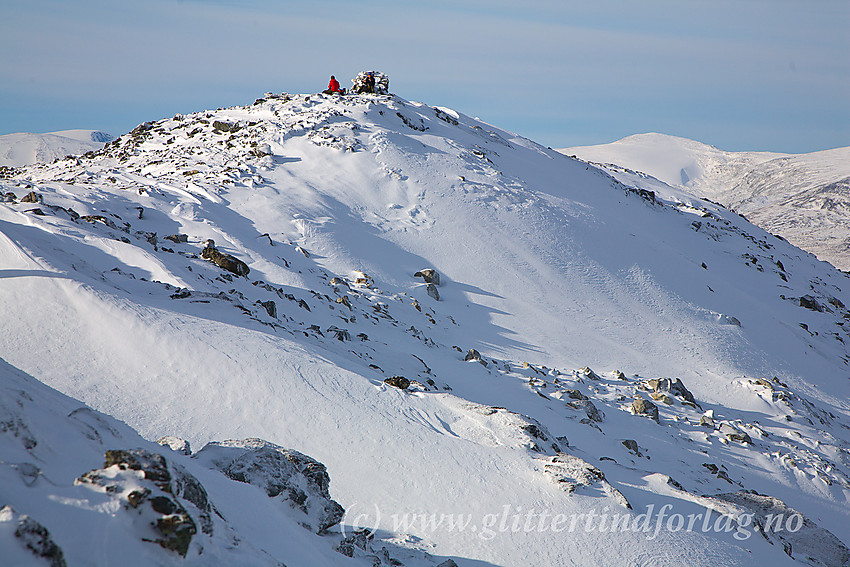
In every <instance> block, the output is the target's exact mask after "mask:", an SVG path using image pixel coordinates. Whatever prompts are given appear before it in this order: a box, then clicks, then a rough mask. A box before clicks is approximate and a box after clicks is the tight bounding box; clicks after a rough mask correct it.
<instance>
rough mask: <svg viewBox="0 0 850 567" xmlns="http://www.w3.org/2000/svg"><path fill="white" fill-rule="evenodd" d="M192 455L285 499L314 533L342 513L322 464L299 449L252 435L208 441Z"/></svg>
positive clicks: (321, 529)
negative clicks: (332, 497) (249, 437)
mask: <svg viewBox="0 0 850 567" xmlns="http://www.w3.org/2000/svg"><path fill="white" fill-rule="evenodd" d="M193 458H196V459H199V460H200V461H202V462H204V463H205V464H206V465H207V466H209V467H210V468H214V469H218V470H219V471H221V472H222V473H224V474H225V475H226V476H227V477H229V478H231V479H233V480H236V481H239V482H244V483H247V484H253V485H255V486H258V487H260V488H262V489H263V490H264V491H265V492H266V494H267V495H268V496H269V498H279V499H281V500H283V501H285V502H287V503H288V504H289V505H290V506H291V507H292V508H294V509H296V510H298V511H300V512H301V513H303V514H304V516H303V517H302V518H301V519H300V522H301V524H302V525H304V526H305V527H306V528H308V529H310V530H311V531H314V532H316V533H319V534H321V533H324V532H325V531H327V529H328V528H330V527H331V526H334V525H336V524H338V523H339V522H340V520H342V517H343V515H344V514H345V510H344V509H343V507H342V506H340V505H339V504H338V503H337V502H335V501H334V500H332V499H331V496H330V492H329V490H328V489H329V486H330V477H329V476H328V472H327V470H326V469H325V465H323V464H322V463H320V462H319V461H317V460H315V459H313V458H310V457H308V456H307V455H304V454H302V453H299V452H298V451H294V450H292V449H286V448H284V447H281V446H279V445H275V444H274V443H269V442H268V441H264V440H262V439H256V438H251V439H242V440H229V441H221V442H212V443H208V444H207V445H206V446H204V448H203V449H201V450H200V451H198V453H196V454H195V456H194V457H193Z"/></svg>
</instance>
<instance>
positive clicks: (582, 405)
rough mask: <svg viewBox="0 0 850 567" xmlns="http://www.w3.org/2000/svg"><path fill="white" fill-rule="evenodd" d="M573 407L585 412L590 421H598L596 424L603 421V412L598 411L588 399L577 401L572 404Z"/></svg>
mask: <svg viewBox="0 0 850 567" xmlns="http://www.w3.org/2000/svg"><path fill="white" fill-rule="evenodd" d="M571 405H572V406H573V407H575V408H576V409H582V410H584V413H585V415H587V419H589V420H590V421H596V422H601V421H602V414H601V412H600V411H599V410H598V409H596V406H595V405H593V402H591V401H590V400H588V399H587V398H585V399H583V400H576V401H575V402H572V404H571Z"/></svg>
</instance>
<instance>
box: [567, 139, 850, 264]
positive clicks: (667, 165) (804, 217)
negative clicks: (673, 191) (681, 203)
mask: <svg viewBox="0 0 850 567" xmlns="http://www.w3.org/2000/svg"><path fill="white" fill-rule="evenodd" d="M560 151H561V152H563V153H564V154H566V155H576V156H578V157H580V158H581V159H585V160H588V161H592V162H596V163H601V164H616V165H618V166H621V167H624V168H627V169H630V170H634V171H641V172H644V173H647V174H649V175H651V176H653V177H656V178H657V179H659V180H661V181H663V182H664V183H667V184H669V185H673V186H677V187H682V188H685V189H688V190H689V191H690V192H691V193H693V194H694V195H696V196H699V197H705V198H709V199H711V200H713V201H716V202H719V203H722V204H723V205H725V206H727V207H729V208H731V209H733V210H735V211H737V212H739V213H741V214H744V215H746V216H747V218H748V219H749V220H750V221H752V222H753V223H755V224H756V225H758V226H760V227H762V228H764V229H765V230H767V231H769V232H772V233H774V234H779V235H781V236H783V237H784V238H786V239H788V241H790V242H791V243H793V244H796V245H797V246H799V247H800V248H803V249H804V250H808V251H809V252H812V253H814V254H815V255H816V256H817V257H818V258H820V259H822V260H826V261H828V262H830V263H832V264H833V265H834V266H836V267H838V268H840V269H843V270H845V271H847V270H850V220H848V219H850V214H848V213H849V212H850V147H846V148H836V149H834V150H826V151H821V152H814V153H811V154H801V155H792V154H777V153H769V152H727V151H723V150H718V149H717V148H715V147H713V146H708V145H705V144H701V143H699V142H695V141H693V140H688V139H685V138H677V137H675V136H667V135H664V134H638V135H635V136H629V137H627V138H623V139H622V140H618V141H616V142H612V143H610V144H603V145H599V146H582V147H574V148H565V149H563V150H560Z"/></svg>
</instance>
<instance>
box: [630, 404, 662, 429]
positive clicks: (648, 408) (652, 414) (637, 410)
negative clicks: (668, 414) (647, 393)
mask: <svg viewBox="0 0 850 567" xmlns="http://www.w3.org/2000/svg"><path fill="white" fill-rule="evenodd" d="M632 413H634V414H636V415H645V416H647V417H649V418H651V419H652V420H653V421H655V423H659V417H658V406H656V405H655V404H653V403H652V402H650V401H649V400H647V399H644V398H635V400H634V401H633V402H632Z"/></svg>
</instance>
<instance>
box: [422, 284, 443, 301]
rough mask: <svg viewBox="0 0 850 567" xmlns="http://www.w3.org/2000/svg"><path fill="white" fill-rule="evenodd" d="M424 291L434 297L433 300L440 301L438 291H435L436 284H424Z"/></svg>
mask: <svg viewBox="0 0 850 567" xmlns="http://www.w3.org/2000/svg"><path fill="white" fill-rule="evenodd" d="M425 291H426V292H427V293H428V295H429V296H431V297H432V298H434V300H435V301H440V292H439V291H437V286H435V285H434V284H431V283H429V284H428V285H427V286H425Z"/></svg>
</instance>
